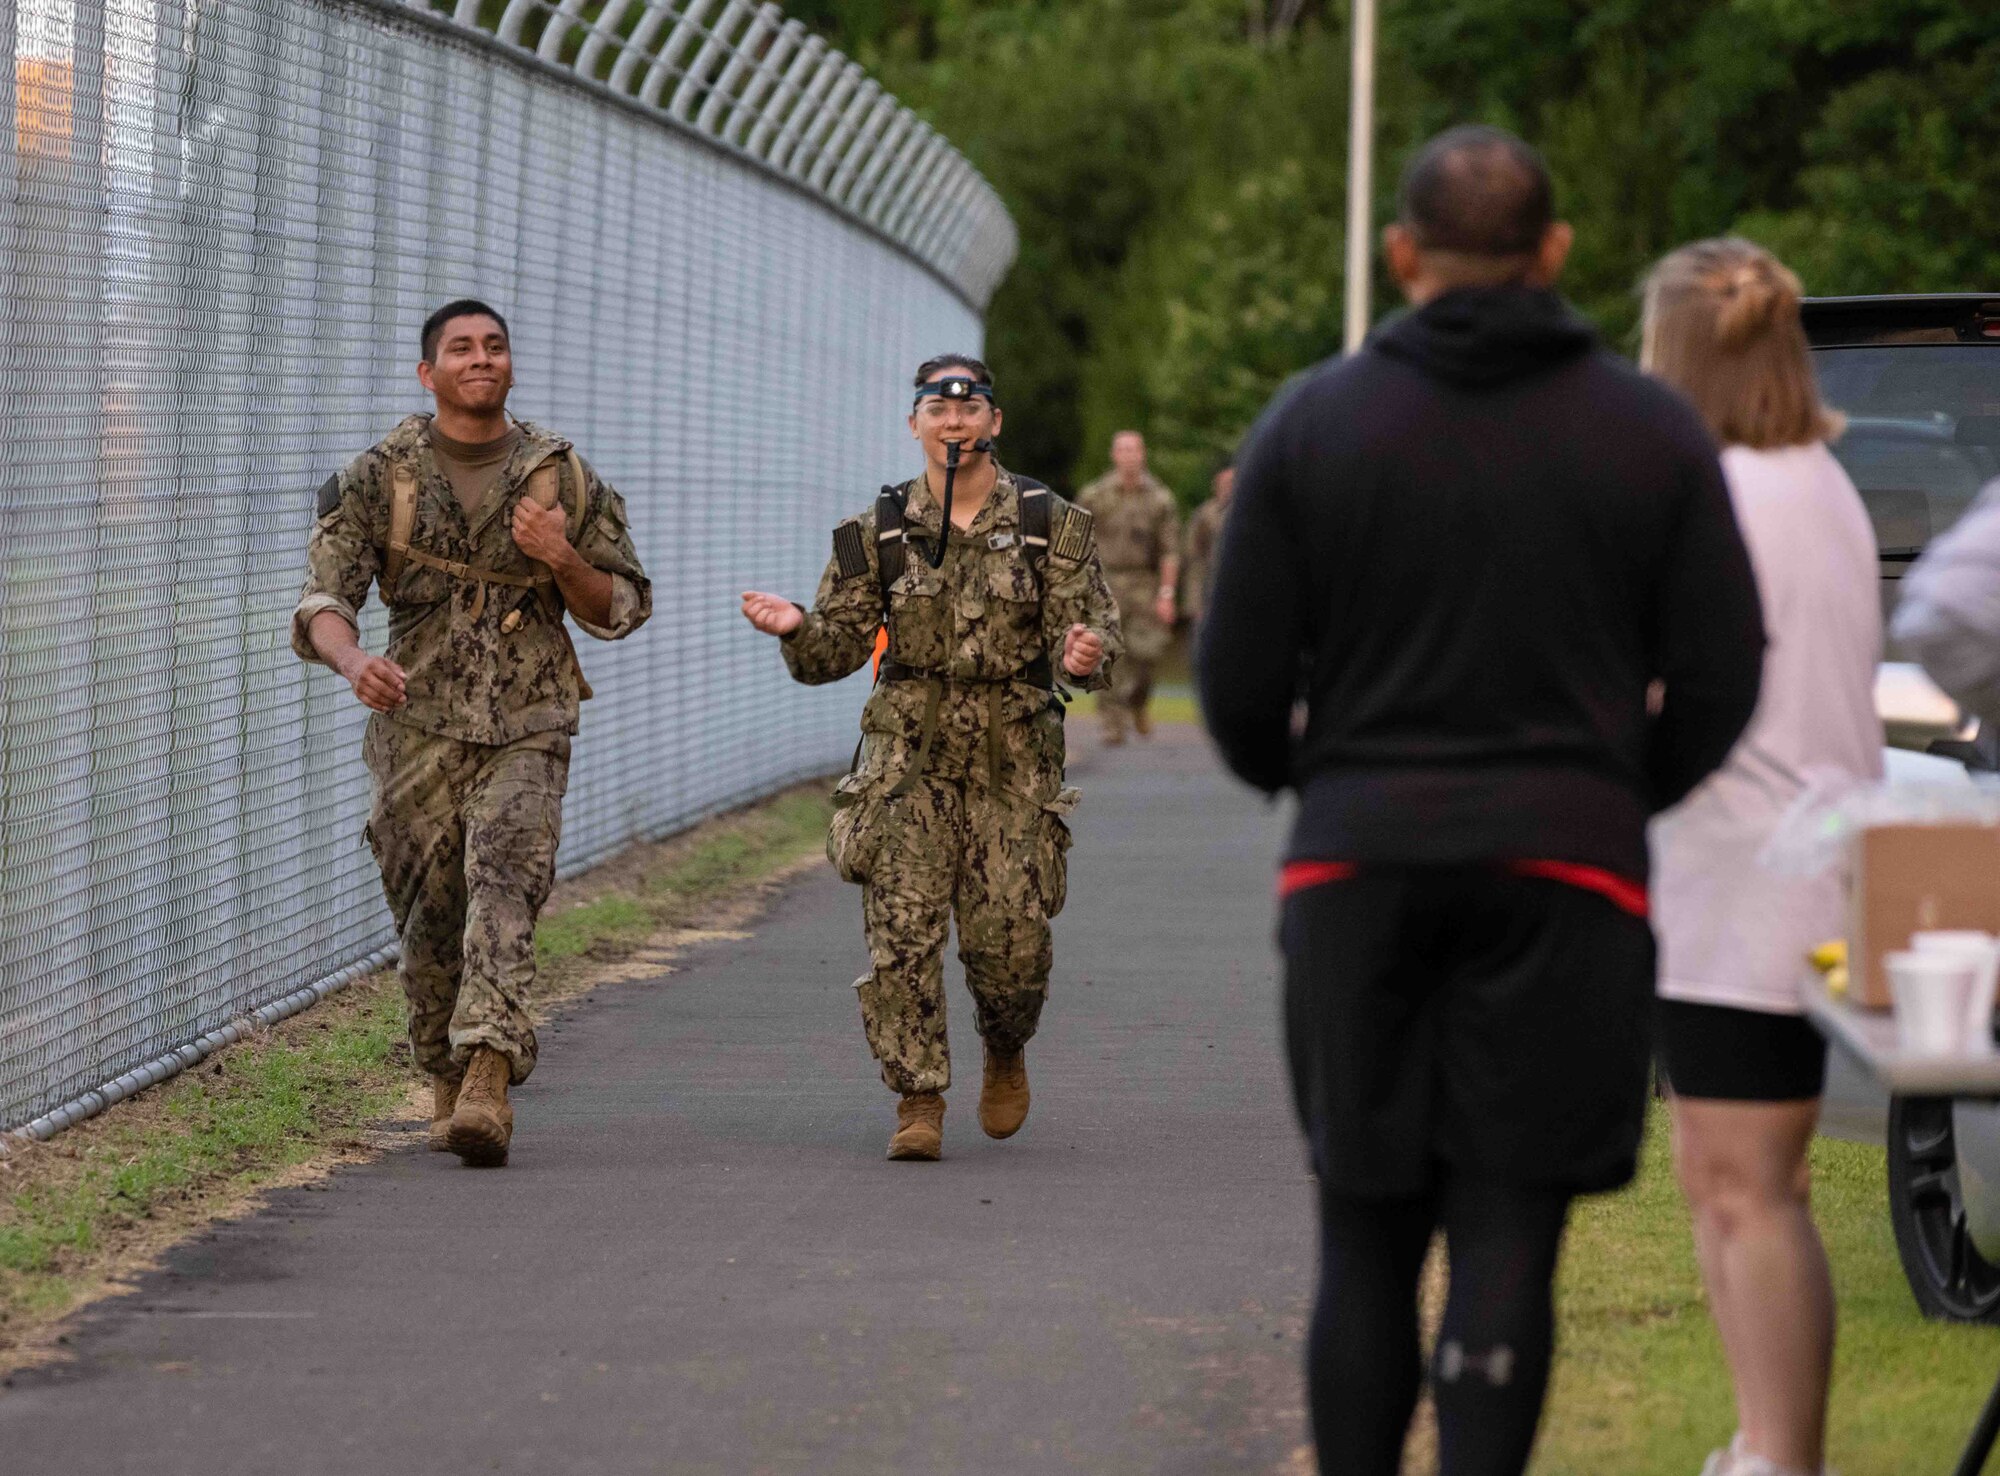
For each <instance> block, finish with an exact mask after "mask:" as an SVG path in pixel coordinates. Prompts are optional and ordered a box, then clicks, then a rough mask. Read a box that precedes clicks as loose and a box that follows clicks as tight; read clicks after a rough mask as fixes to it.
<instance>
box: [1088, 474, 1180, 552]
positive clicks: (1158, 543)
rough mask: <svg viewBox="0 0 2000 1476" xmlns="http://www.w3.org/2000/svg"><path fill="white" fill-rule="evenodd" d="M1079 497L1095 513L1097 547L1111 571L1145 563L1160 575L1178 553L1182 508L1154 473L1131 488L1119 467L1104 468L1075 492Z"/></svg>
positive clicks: (1089, 510)
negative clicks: (1121, 477) (1120, 477)
mask: <svg viewBox="0 0 2000 1476" xmlns="http://www.w3.org/2000/svg"><path fill="white" fill-rule="evenodd" d="M1076 502H1077V506H1078V507H1081V508H1083V509H1085V510H1086V511H1087V512H1089V513H1090V514H1091V515H1092V516H1093V517H1095V518H1096V519H1097V547H1098V549H1099V551H1100V553H1101V554H1102V555H1103V558H1104V567H1105V568H1106V569H1108V570H1110V571H1111V572H1112V573H1114V574H1123V573H1127V572H1129V571H1132V570H1136V569H1145V570H1148V571H1150V572H1151V573H1153V574H1154V575H1156V576H1157V575H1158V573H1159V570H1160V566H1161V565H1162V564H1163V563H1165V562H1166V561H1167V560H1168V559H1170V558H1178V557H1179V556H1180V551H1181V518H1180V509H1179V508H1178V507H1177V506H1176V505H1175V503H1174V494H1173V493H1171V492H1169V491H1168V490H1167V489H1166V486H1165V484H1164V483H1162V482H1160V481H1159V480H1157V479H1156V478H1154V477H1153V476H1152V475H1151V474H1150V473H1148V474H1147V475H1146V476H1144V477H1143V478H1142V479H1141V480H1140V482H1139V485H1138V487H1137V488H1136V489H1134V490H1133V491H1130V492H1128V491H1126V490H1125V488H1124V487H1123V486H1122V485H1121V484H1120V483H1119V480H1118V473H1117V472H1115V471H1112V472H1106V473H1105V474H1104V475H1103V476H1101V477H1099V478H1098V479H1097V480H1096V481H1094V482H1092V483H1091V484H1090V485H1089V486H1087V487H1085V488H1084V489H1083V490H1082V491H1081V492H1079V493H1077V495H1076Z"/></svg>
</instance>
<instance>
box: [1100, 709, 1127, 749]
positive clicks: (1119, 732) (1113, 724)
mask: <svg viewBox="0 0 2000 1476" xmlns="http://www.w3.org/2000/svg"><path fill="white" fill-rule="evenodd" d="M1124 741H1125V720H1124V718H1123V717H1122V716H1118V715H1116V714H1112V713H1107V714H1106V715H1105V718H1104V746H1105V747H1106V748H1116V747H1118V746H1119V745H1120V744H1122V743H1123V742H1124Z"/></svg>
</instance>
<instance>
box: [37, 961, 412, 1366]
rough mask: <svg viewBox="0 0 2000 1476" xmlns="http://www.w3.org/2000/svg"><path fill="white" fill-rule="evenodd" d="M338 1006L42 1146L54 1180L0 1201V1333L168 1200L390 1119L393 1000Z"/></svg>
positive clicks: (64, 1299)
mask: <svg viewBox="0 0 2000 1476" xmlns="http://www.w3.org/2000/svg"><path fill="white" fill-rule="evenodd" d="M345 1003H347V1004H348V1007H347V1008H345V1009H343V1010H341V1011H339V1012H338V1018H337V1020H336V1018H335V1017H334V1013H333V1012H331V1011H329V1014H328V1018H326V1019H325V1020H322V1021H320V1022H317V1023H318V1024H320V1025H323V1026H324V1027H325V1028H311V1027H307V1028H300V1029H294V1030H292V1031H288V1032H286V1034H285V1037H284V1038H282V1039H280V1038H279V1037H278V1036H276V1035H271V1036H266V1037H264V1038H262V1039H256V1040H252V1041H250V1042H247V1043H245V1044H243V1045H240V1046H238V1047H237V1048H235V1049H233V1050H230V1051H228V1052H226V1053H223V1054H221V1055H219V1056H216V1057H213V1058H211V1059H210V1060H208V1061H205V1062H203V1063H202V1064H201V1065H200V1066H198V1067H196V1068H195V1071H194V1072H193V1073H191V1074H190V1075H188V1076H184V1077H181V1078H176V1080H175V1081H174V1082H173V1083H171V1084H169V1086H168V1087H166V1088H163V1089H162V1090H160V1091H159V1092H158V1093H156V1094H153V1099H152V1100H151V1101H149V1102H147V1103H146V1104H145V1109H144V1110H143V1111H137V1110H135V1111H131V1112H125V1113H120V1112H119V1111H118V1110H116V1109H114V1110H113V1112H112V1113H110V1114H109V1115H108V1117H107V1118H106V1119H104V1120H103V1121H101V1122H100V1123H99V1124H95V1125H94V1126H95V1128H96V1131H94V1132H91V1133H89V1135H88V1138H87V1140H82V1139H80V1142H79V1145H77V1146H75V1147H74V1148H72V1145H70V1144H68V1143H63V1142H58V1143H57V1144H55V1145H52V1146H51V1147H49V1148H47V1149H44V1150H41V1152H42V1153H43V1154H47V1155H49V1158H48V1160H47V1162H48V1165H49V1167H50V1169H52V1170H53V1171H51V1172H40V1173H32V1174H30V1175H28V1181H27V1183H26V1184H25V1185H24V1187H22V1188H20V1189H17V1190H14V1191H13V1192H11V1193H10V1194H9V1195H8V1196H7V1198H6V1199H5V1200H4V1201H0V1334H4V1333H5V1332H7V1331H8V1330H9V1326H10V1324H12V1323H14V1322H15V1321H16V1320H17V1319H18V1318H22V1317H33V1316H36V1315H39V1314H42V1313H46V1312H50V1311H55V1310H59V1309H61V1308H62V1307H64V1306H66V1305H67V1303H68V1302H69V1301H70V1299H71V1298H72V1296H73V1295H74V1293H75V1292H76V1290H77V1289H78V1287H79V1286H80V1285H82V1284H83V1283H84V1282H86V1281H88V1280H89V1279H90V1278H91V1275H92V1273H93V1272H94V1271H96V1270H97V1269H98V1267H97V1266H96V1258H97V1257H98V1256H99V1255H100V1254H101V1253H103V1252H106V1251H108V1250H110V1249H112V1248H114V1247H115V1245H116V1244H118V1243H119V1242H120V1241H122V1240H125V1239H128V1238H129V1237H130V1236H131V1235H132V1234H134V1233H135V1232H138V1231H139V1230H140V1229H142V1227H143V1226H144V1222H146V1221H149V1220H152V1219H153V1218H154V1217H155V1216H156V1214H158V1213H159V1212H161V1211H162V1210H163V1209H165V1208H166V1207H167V1206H169V1205H170V1204H174V1203H178V1202H183V1201H185V1200H186V1199H187V1198H188V1197H189V1196H190V1195H191V1194H192V1193H193V1192H195V1191H197V1190H207V1189H214V1188H217V1187H221V1186H225V1185H228V1184H232V1183H237V1182H247V1181H249V1180H253V1179H260V1178H269V1177H271V1176H273V1175H275V1174H276V1173H278V1172H281V1171H282V1170H284V1169H286V1168H290V1167H292V1166H294V1165H296V1164H299V1163H302V1162H305V1161H306V1160H307V1159H309V1158H311V1157H313V1156H314V1155H315V1154H316V1153H318V1152H321V1151H324V1149H325V1148H326V1146H327V1145H328V1144H329V1143H330V1142H332V1141H334V1140H336V1139H339V1138H342V1137H348V1136H351V1135H352V1134H353V1132H354V1131H356V1130H357V1129H359V1128H360V1127H361V1126H362V1125H363V1124H365V1123H367V1122H370V1121H372V1120H374V1119H377V1118H379V1117H381V1116H383V1115H384V1114H385V1113H387V1112H389V1111H390V1110H391V1109H392V1108H393V1107H394V1106H395V1104H396V1103H397V1101H398V1100H399V1099H400V1098H401V1097H402V1095H403V1094H404V1092H405V1091H406V1090H407V1089H408V1085H409V1074H408V1072H407V1069H405V1068H404V1067H402V1066H401V1065H400V1064H399V1058H401V1057H402V1056H403V1055H404V1054H405V1047H404V1046H403V1017H402V1006H401V1000H400V997H398V996H396V995H395V994H394V993H393V992H392V991H390V990H380V989H378V990H375V991H373V992H372V993H371V994H370V995H368V996H367V997H366V998H365V999H357V1000H355V1001H351V1002H345ZM357 1006H358V1007H357ZM4 1182H5V1181H4V1180H0V1183H4Z"/></svg>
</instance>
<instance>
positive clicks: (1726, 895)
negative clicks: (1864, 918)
mask: <svg viewBox="0 0 2000 1476" xmlns="http://www.w3.org/2000/svg"><path fill="white" fill-rule="evenodd" d="M1722 470H1723V475H1724V476H1725V477H1726V478H1727V480H1728V482H1729V495H1730V500H1731V502H1732V503H1733V504H1734V506H1735V509H1736V521H1737V524H1738V526H1740V527H1741V528H1742V530H1743V541H1744V542H1745V543H1746V544H1748V545H1749V549H1750V563H1751V566H1752V567H1753V568H1754V569H1755V570H1756V573H1757V589H1758V594H1759V597H1760V599H1761V601H1762V604H1763V610H1764V629H1765V633H1766V636H1767V638H1768V640H1769V645H1768V646H1767V647H1766V649H1765V653H1764V681H1763V687H1762V689H1761V691H1760V693H1759V695H1758V699H1757V711H1756V714H1755V715H1754V716H1753V717H1752V718H1751V719H1750V726H1749V728H1748V729H1747V730H1746V731H1745V732H1744V734H1743V737H1742V738H1741V739H1740V740H1739V741H1738V743H1737V745H1736V747H1735V749H1734V750H1733V751H1732V752H1731V753H1730V755H1729V758H1728V760H1727V761H1726V762H1725V763H1724V764H1723V766H1722V767H1721V768H1720V769H1719V770H1717V771H1716V772H1715V773H1714V774H1711V775H1710V776H1709V777H1708V778H1707V779H1706V780H1704V781H1703V782H1702V784H1701V785H1700V786H1699V787H1698V788H1697V789H1696V790H1695V791H1694V792H1693V793H1692V794H1690V795H1689V796H1688V797H1687V798H1686V799H1685V800H1683V801H1682V802H1681V803H1680V804H1679V805H1677V806H1676V807H1675V808H1673V809H1672V810H1669V811H1668V812H1666V813H1665V814H1663V815H1661V816H1660V817H1658V818H1657V819H1656V820H1655V821H1654V822H1653V825H1652V829H1651V832H1650V837H1649V838H1650V841H1651V847H1652V857H1653V890H1652V900H1653V929H1654V932H1655V933H1656V934H1657V935H1658V937H1659V942H1660V975H1659V991H1660V994H1661V995H1662V996H1663V997H1665V998H1667V999H1679V1000H1688V1001H1691V1002H1693V1003H1697V1004H1716V1005H1730V1006H1734V1007H1736V1008H1738V1009H1747V1010H1763V1011H1766V1012H1768V1013H1772V1014H1797V1013H1799V1003H1798V988H1799V976H1800V972H1801V970H1802V969H1803V968H1804V966H1805V955H1806V953H1807V952H1808V951H1809V950H1810V949H1812V948H1813V947H1814V946H1815V945H1817V944H1819V943H1823V942H1825V941H1826V940H1827V939H1829V938H1836V937H1839V936H1840V935H1841V933H1842V932H1843V931H1844V930H1845V925H1846V908H1845V878H1843V877H1842V876H1840V875H1839V874H1838V873H1833V874H1829V875H1826V876H1819V877H1811V878H1801V877H1796V876H1785V875H1781V874H1779V873H1777V872H1774V871H1772V870H1770V869H1768V868H1766V867H1764V866H1760V865H1759V864H1758V862H1757V855H1758V853H1759V852H1760V851H1761V850H1762V849H1763V848H1764V845H1765V842H1766V841H1767V840H1769V838H1770V836H1771V832H1772V830H1773V829H1774V828H1775V826H1776V825H1777V823H1778V820H1779V819H1780V818H1781V817H1782V816H1783V815H1784V813H1785V811H1786V809H1787V808H1788V807H1789V806H1790V805H1791V803H1792V801H1793V800H1794V799H1796V798H1797V796H1798V794H1799V792H1800V791H1801V790H1802V789H1803V788H1804V787H1805V786H1806V784H1807V782H1808V781H1809V779H1810V778H1811V777H1813V776H1815V775H1816V774H1820V775H1823V774H1825V773H1826V772H1827V771H1829V770H1833V771H1838V772H1839V773H1842V774H1845V775H1849V776H1852V777H1854V778H1856V779H1874V778H1879V777H1880V776H1881V773H1882V724H1881V722H1880V720H1879V719H1878V718H1877V717H1876V715H1875V667H1876V664H1877V663H1878V662H1879V661H1880V660H1881V657H1882V609H1881V603H1880V594H1879V580H1880V578H1881V574H1880V569H1879V566H1878V564H1877V563H1876V553H1875V535H1874V531H1873V529H1872V527H1871V526H1870V524H1869V521H1868V513H1867V511H1866V509H1865V508H1863V507H1862V505H1861V498H1860V496H1859V494H1857V493H1856V492H1855V490H1854V484H1853V483H1852V482H1851V481H1849V480H1848V477H1847V473H1846V472H1845V471H1844V470H1842V468H1841V465H1840V463H1839V462H1838V461H1836V460H1834V458H1833V453H1832V452H1830V451H1828V450H1827V449H1826V447H1825V446H1824V445H1820V444H1818V443H1814V444H1812V445H1809V446H1790V447H1786V448H1784V449H1782V450H1777V451H1753V450H1750V449H1749V448H1747V447H1743V446H1731V447H1730V448H1729V449H1728V450H1726V451H1724V452H1723V453H1722Z"/></svg>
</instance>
